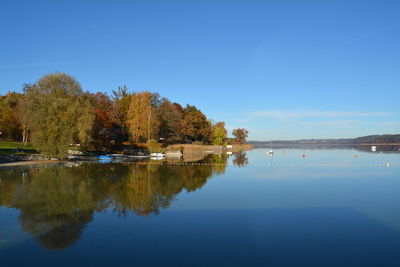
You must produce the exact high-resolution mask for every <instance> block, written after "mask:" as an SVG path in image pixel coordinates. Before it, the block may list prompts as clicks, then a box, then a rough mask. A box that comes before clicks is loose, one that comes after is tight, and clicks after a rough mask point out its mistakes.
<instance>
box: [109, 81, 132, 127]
mask: <svg viewBox="0 0 400 267" xmlns="http://www.w3.org/2000/svg"><path fill="white" fill-rule="evenodd" d="M112 93H113V95H112V100H113V102H114V111H115V112H116V114H115V116H114V118H116V119H118V123H117V124H118V125H120V126H121V127H122V128H124V129H128V128H127V124H126V120H127V117H128V111H129V106H130V104H131V96H132V95H133V93H130V92H129V89H128V88H127V87H126V85H124V86H123V87H121V86H118V89H117V90H113V91H112Z"/></svg>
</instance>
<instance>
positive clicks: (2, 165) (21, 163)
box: [0, 160, 63, 168]
mask: <svg viewBox="0 0 400 267" xmlns="http://www.w3.org/2000/svg"><path fill="white" fill-rule="evenodd" d="M60 162H63V161H62V160H23V161H15V162H5V163H0V168H5V167H19V166H27V165H40V164H53V163H54V164H55V163H60Z"/></svg>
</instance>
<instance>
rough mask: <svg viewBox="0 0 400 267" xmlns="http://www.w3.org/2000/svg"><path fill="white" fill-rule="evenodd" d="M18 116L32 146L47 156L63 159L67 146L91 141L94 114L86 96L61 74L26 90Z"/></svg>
mask: <svg viewBox="0 0 400 267" xmlns="http://www.w3.org/2000/svg"><path fill="white" fill-rule="evenodd" d="M21 116H22V117H24V121H25V122H26V123H27V127H29V128H30V129H31V130H32V141H33V143H34V145H35V146H36V147H37V148H38V149H39V150H40V151H41V152H42V153H44V154H46V155H49V156H58V157H64V156H65V153H66V152H67V150H68V148H69V144H71V143H76V142H78V143H80V144H81V145H82V147H85V146H87V145H88V144H89V143H90V141H91V131H92V127H93V123H94V120H95V112H94V107H93V104H92V103H91V101H90V99H89V96H88V94H85V93H84V92H83V91H82V88H81V86H80V85H79V83H78V82H77V81H76V80H75V79H74V78H73V77H71V76H69V75H68V74H65V73H54V74H47V75H45V76H43V77H42V78H41V79H39V81H38V82H37V83H36V84H34V85H32V86H31V87H29V88H28V89H27V90H26V93H25V96H24V98H23V100H22V101H21Z"/></svg>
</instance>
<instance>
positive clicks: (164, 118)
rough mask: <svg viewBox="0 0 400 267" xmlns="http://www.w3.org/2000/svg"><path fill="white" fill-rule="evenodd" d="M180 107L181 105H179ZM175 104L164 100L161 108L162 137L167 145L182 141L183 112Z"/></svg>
mask: <svg viewBox="0 0 400 267" xmlns="http://www.w3.org/2000/svg"><path fill="white" fill-rule="evenodd" d="M179 106H180V105H179ZM179 106H178V105H177V104H176V103H175V104H172V103H171V102H170V101H169V100H168V99H166V98H163V99H162V100H161V105H160V108H159V114H160V131H159V134H160V137H161V138H164V139H165V142H167V143H175V142H178V141H179V140H180V129H181V121H182V119H183V112H182V111H183V110H180V109H179Z"/></svg>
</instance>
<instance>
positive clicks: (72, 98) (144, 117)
mask: <svg viewBox="0 0 400 267" xmlns="http://www.w3.org/2000/svg"><path fill="white" fill-rule="evenodd" d="M22 91H23V92H22V93H17V92H9V93H7V94H6V95H4V96H1V97H0V132H1V137H2V138H3V139H8V140H22V141H23V142H25V143H27V142H32V143H33V144H34V145H35V146H36V147H37V149H38V150H40V151H41V152H42V153H44V154H47V155H51V156H59V157H63V156H64V155H65V153H66V152H67V151H68V149H69V146H70V144H79V145H80V146H81V148H82V149H83V150H87V149H92V150H112V149H113V148H116V147H120V146H121V145H122V144H123V143H124V142H131V143H135V144H137V143H146V142H149V141H150V140H153V141H154V140H157V142H163V143H164V144H174V143H191V142H197V143H201V144H214V145H223V144H227V143H239V144H243V143H245V142H246V138H247V135H248V131H247V130H245V129H241V128H239V129H235V130H233V132H232V134H233V135H234V136H235V138H233V139H229V138H227V130H226V128H225V123H224V122H216V123H213V122H212V121H211V120H210V119H209V118H207V116H206V115H205V114H204V113H203V112H202V111H201V110H199V109H197V108H196V107H195V106H191V105H186V106H185V107H183V106H182V105H180V104H179V103H175V102H171V101H170V100H169V99H168V98H166V97H161V96H160V95H159V94H158V93H152V92H147V91H143V92H133V91H130V90H129V89H128V88H127V87H126V86H123V87H118V89H117V90H113V91H112V95H111V96H109V95H107V94H106V93H102V92H97V93H91V92H89V91H84V90H83V89H82V88H81V86H80V84H79V83H78V81H77V80H76V79H75V78H73V77H71V76H70V75H68V74H66V73H51V74H46V75H44V76H43V77H41V78H40V79H39V80H38V81H37V82H36V83H34V84H24V86H23V90H22Z"/></svg>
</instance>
